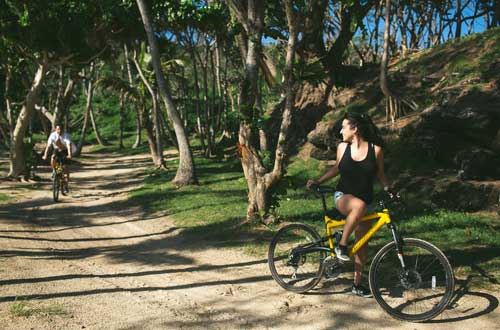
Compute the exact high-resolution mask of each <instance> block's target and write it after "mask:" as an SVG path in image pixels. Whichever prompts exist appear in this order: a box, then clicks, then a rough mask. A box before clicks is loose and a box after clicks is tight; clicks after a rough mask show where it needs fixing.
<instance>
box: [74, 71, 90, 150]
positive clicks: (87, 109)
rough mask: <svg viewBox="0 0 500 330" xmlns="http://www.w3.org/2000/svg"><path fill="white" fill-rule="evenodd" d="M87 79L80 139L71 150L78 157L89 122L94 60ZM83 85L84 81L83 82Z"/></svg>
mask: <svg viewBox="0 0 500 330" xmlns="http://www.w3.org/2000/svg"><path fill="white" fill-rule="evenodd" d="M89 71H90V72H89V79H88V83H87V92H84V93H85V94H87V102H86V104H85V115H84V119H83V125H82V131H81V133H80V139H79V140H78V144H77V145H76V150H75V152H73V156H74V157H78V156H79V155H80V154H81V153H82V148H83V143H84V141H85V135H87V127H88V122H89V117H90V111H91V109H92V98H93V96H94V79H93V75H94V62H92V63H90V70H89ZM84 85H85V83H84Z"/></svg>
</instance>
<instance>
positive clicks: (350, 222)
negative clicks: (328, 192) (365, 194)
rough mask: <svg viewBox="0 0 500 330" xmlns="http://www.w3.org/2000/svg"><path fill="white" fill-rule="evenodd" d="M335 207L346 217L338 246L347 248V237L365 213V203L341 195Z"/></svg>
mask: <svg viewBox="0 0 500 330" xmlns="http://www.w3.org/2000/svg"><path fill="white" fill-rule="evenodd" d="M336 207H337V209H338V210H339V211H340V212H341V213H342V214H346V215H347V218H346V223H345V225H344V232H343V234H342V238H341V239H340V245H343V246H347V242H348V240H349V236H351V234H352V232H353V231H354V229H356V227H357V226H358V224H359V223H360V221H361V218H362V217H363V216H364V215H365V213H366V203H365V202H363V201H362V200H361V199H359V198H357V197H354V196H353V195H343V196H342V197H340V198H339V200H338V201H337V204H336Z"/></svg>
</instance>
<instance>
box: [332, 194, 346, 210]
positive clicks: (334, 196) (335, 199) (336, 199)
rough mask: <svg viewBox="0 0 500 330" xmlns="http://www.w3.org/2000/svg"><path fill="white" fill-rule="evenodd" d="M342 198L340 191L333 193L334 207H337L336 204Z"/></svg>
mask: <svg viewBox="0 0 500 330" xmlns="http://www.w3.org/2000/svg"><path fill="white" fill-rule="evenodd" d="M342 196H344V193H343V192H341V191H336V192H334V193H333V200H334V202H335V207H337V202H338V201H339V199H340V197H342Z"/></svg>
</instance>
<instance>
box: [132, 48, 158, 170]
mask: <svg viewBox="0 0 500 330" xmlns="http://www.w3.org/2000/svg"><path fill="white" fill-rule="evenodd" d="M133 61H134V64H135V68H136V70H137V72H138V73H139V76H140V77H141V80H142V83H143V84H144V86H146V89H147V90H148V92H149V95H150V96H151V100H152V102H153V124H154V126H155V134H156V139H153V142H151V141H150V139H151V136H150V135H151V134H153V131H152V130H151V131H148V142H149V144H150V145H151V143H153V144H154V148H153V149H155V152H154V154H155V155H156V156H155V155H152V156H153V161H154V162H155V165H156V166H157V167H161V166H163V149H162V145H161V134H160V126H159V120H158V99H157V97H156V93H155V91H154V90H153V87H151V84H150V83H149V81H148V80H147V78H146V76H145V75H144V72H143V70H142V68H141V65H140V64H139V62H138V60H137V50H134V56H133ZM142 118H143V120H144V119H145V118H146V117H145V116H144V115H143V117H142ZM143 122H144V121H143ZM144 128H146V129H147V130H150V129H151V128H150V123H149V119H148V123H146V122H144ZM153 136H154V135H153Z"/></svg>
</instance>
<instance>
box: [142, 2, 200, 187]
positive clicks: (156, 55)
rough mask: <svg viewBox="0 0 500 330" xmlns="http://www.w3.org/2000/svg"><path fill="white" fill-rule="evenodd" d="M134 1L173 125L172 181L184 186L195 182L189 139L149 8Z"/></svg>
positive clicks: (161, 93) (159, 87) (162, 96)
mask: <svg viewBox="0 0 500 330" xmlns="http://www.w3.org/2000/svg"><path fill="white" fill-rule="evenodd" d="M136 2H137V6H138V7H139V11H140V13H141V18H142V21H143V23H144V29H145V30H146V35H147V38H148V42H149V46H150V47H151V57H152V61H153V68H154V71H155V76H156V82H157V84H158V89H159V91H160V95H161V98H162V100H163V103H164V104H165V108H166V109H167V113H168V117H169V118H170V121H171V122H172V125H173V127H174V131H175V135H176V138H177V143H178V146H179V167H178V168H177V173H176V175H175V178H174V180H173V181H172V183H173V184H174V185H176V186H184V185H189V184H193V183H197V178H196V172H195V167H194V161H193V156H192V153H191V148H190V146H189V140H188V138H187V135H186V132H185V130H184V126H183V124H182V121H181V119H180V117H179V115H178V113H177V110H176V109H175V106H174V103H173V101H172V96H171V94H170V90H169V87H168V84H167V82H166V80H165V77H164V75H163V71H162V67H161V62H160V50H159V47H158V41H157V40H156V35H155V31H154V29H153V24H152V21H151V15H150V13H149V12H150V10H149V8H148V6H147V5H146V3H145V1H143V0H136ZM155 117H156V118H158V115H157V114H156V115H155ZM157 127H158V125H157Z"/></svg>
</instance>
